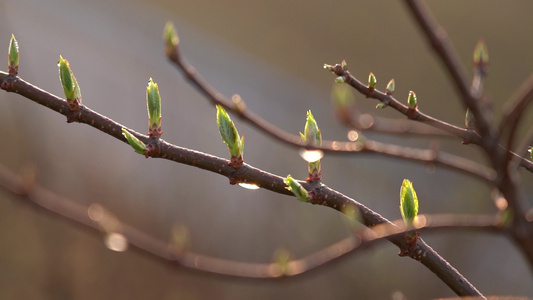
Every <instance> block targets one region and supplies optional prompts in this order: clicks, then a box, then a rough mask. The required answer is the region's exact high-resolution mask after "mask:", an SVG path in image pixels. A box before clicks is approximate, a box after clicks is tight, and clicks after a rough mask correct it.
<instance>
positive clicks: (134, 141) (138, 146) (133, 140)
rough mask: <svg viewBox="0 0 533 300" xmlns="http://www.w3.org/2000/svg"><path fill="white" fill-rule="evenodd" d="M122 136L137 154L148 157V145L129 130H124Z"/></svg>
mask: <svg viewBox="0 0 533 300" xmlns="http://www.w3.org/2000/svg"><path fill="white" fill-rule="evenodd" d="M122 135H123V136H124V137H125V138H126V140H127V141H128V144H130V146H131V147H133V149H134V150H135V152H137V153H139V154H143V155H146V154H147V153H148V150H147V149H146V145H145V144H144V143H143V142H142V141H141V140H139V139H138V138H137V137H135V136H134V135H133V134H131V133H130V132H129V131H128V130H126V128H122Z"/></svg>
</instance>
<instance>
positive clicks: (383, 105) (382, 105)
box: [376, 102, 387, 108]
mask: <svg viewBox="0 0 533 300" xmlns="http://www.w3.org/2000/svg"><path fill="white" fill-rule="evenodd" d="M385 107H387V104H385V103H383V102H382V103H378V105H376V108H385Z"/></svg>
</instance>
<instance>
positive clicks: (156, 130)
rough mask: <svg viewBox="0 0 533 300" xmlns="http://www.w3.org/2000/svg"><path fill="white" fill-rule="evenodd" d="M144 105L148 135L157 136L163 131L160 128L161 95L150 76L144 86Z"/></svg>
mask: <svg viewBox="0 0 533 300" xmlns="http://www.w3.org/2000/svg"><path fill="white" fill-rule="evenodd" d="M146 107H147V110H148V127H149V132H148V135H150V136H154V137H159V136H161V134H162V133H163V131H162V130H161V96H160V95H159V87H158V86H157V83H154V81H153V80H152V78H151V77H150V81H148V86H147V87H146Z"/></svg>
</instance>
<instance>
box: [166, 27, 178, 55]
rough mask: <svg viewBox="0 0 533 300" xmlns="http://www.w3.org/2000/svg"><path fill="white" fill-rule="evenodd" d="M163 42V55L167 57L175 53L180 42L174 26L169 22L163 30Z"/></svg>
mask: <svg viewBox="0 0 533 300" xmlns="http://www.w3.org/2000/svg"><path fill="white" fill-rule="evenodd" d="M163 40H164V41H165V54H166V55H167V56H170V55H172V54H174V53H177V51H178V44H179V41H180V40H179V38H178V34H177V33H176V28H175V27H174V24H172V22H170V21H168V22H167V24H166V25H165V29H164V30H163Z"/></svg>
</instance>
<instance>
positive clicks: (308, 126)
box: [300, 110, 322, 146]
mask: <svg viewBox="0 0 533 300" xmlns="http://www.w3.org/2000/svg"><path fill="white" fill-rule="evenodd" d="M306 120H307V121H306V122H305V127H304V133H301V132H300V137H301V138H302V141H303V142H304V143H308V144H311V145H317V146H321V145H322V134H321V133H320V129H319V128H318V124H317V123H316V120H315V118H314V117H313V114H312V113H311V111H310V110H308V111H307V119H306Z"/></svg>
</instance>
